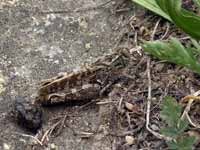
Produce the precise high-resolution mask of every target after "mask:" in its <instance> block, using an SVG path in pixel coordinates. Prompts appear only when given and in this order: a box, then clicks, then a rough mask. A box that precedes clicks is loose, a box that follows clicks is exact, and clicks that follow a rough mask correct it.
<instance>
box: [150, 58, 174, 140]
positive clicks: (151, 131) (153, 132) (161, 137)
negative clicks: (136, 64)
mask: <svg viewBox="0 0 200 150" xmlns="http://www.w3.org/2000/svg"><path fill="white" fill-rule="evenodd" d="M150 61H151V60H150V58H149V59H148V61H147V77H148V98H147V112H146V129H147V130H148V131H149V132H150V133H151V134H153V135H154V136H156V137H157V138H159V139H164V140H166V141H171V140H172V138H171V137H167V136H165V135H162V134H160V133H157V132H155V131H153V130H152V129H151V128H149V124H150V110H151V74H150Z"/></svg>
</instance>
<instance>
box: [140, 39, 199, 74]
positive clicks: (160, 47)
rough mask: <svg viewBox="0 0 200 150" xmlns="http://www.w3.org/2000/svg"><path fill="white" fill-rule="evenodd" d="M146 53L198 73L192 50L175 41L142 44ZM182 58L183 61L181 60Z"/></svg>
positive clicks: (197, 64)
mask: <svg viewBox="0 0 200 150" xmlns="http://www.w3.org/2000/svg"><path fill="white" fill-rule="evenodd" d="M143 48H144V50H145V51H146V52H149V53H150V54H152V55H154V56H156V57H158V58H160V59H161V60H167V61H169V62H172V63H175V64H178V65H182V66H184V67H187V68H190V69H192V70H193V71H195V72H197V73H200V64H199V63H198V62H197V60H196V58H195V57H194V49H192V48H185V47H184V46H183V45H182V44H181V43H180V42H179V41H178V40H177V39H175V38H171V39H170V40H169V41H168V42H162V41H148V42H144V44H143ZM197 51H198V50H197ZM183 58H184V59H183Z"/></svg>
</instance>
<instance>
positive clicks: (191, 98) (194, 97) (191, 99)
mask: <svg viewBox="0 0 200 150" xmlns="http://www.w3.org/2000/svg"><path fill="white" fill-rule="evenodd" d="M198 95H200V90H199V91H197V92H195V93H194V94H193V95H188V96H185V97H184V98H182V99H181V101H180V103H185V102H188V103H187V106H186V107H185V110H184V112H183V114H182V116H181V119H184V118H185V117H186V118H187V119H188V121H189V123H190V124H191V125H192V126H193V127H195V128H200V125H198V124H195V123H194V122H193V121H192V120H191V118H190V116H189V114H188V113H189V111H190V108H191V106H192V103H193V102H194V101H195V100H200V96H198Z"/></svg>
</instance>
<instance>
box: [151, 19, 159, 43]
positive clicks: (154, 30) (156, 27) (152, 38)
mask: <svg viewBox="0 0 200 150" xmlns="http://www.w3.org/2000/svg"><path fill="white" fill-rule="evenodd" d="M159 23H160V19H159V20H158V21H157V22H156V25H155V27H154V29H153V33H152V35H151V41H153V40H154V37H155V34H156V31H157V29H158V25H159Z"/></svg>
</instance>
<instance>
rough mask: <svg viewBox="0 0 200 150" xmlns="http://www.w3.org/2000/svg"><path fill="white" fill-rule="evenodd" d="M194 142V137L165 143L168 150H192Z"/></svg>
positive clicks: (184, 137) (185, 137)
mask: <svg viewBox="0 0 200 150" xmlns="http://www.w3.org/2000/svg"><path fill="white" fill-rule="evenodd" d="M195 140H196V139H195V137H191V136H182V137H180V138H178V139H177V140H175V141H174V140H173V141H170V142H167V144H168V146H169V149H170V150H192V145H193V144H194V142H195Z"/></svg>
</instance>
